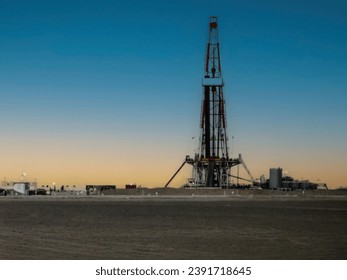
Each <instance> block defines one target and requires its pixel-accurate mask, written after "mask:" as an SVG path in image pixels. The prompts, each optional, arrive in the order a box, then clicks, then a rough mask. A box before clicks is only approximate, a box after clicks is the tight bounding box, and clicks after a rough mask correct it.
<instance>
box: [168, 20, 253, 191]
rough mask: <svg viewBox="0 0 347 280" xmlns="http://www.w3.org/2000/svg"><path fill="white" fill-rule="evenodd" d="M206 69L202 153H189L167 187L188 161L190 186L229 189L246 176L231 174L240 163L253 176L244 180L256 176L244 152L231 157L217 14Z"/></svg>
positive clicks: (201, 139) (207, 53)
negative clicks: (244, 157)
mask: <svg viewBox="0 0 347 280" xmlns="http://www.w3.org/2000/svg"><path fill="white" fill-rule="evenodd" d="M204 72H205V74H204V77H203V80H202V87H203V100H202V105H201V120H200V140H199V149H198V151H199V152H198V153H196V154H195V155H194V158H191V157H190V156H186V158H185V160H184V162H183V163H182V165H181V166H180V167H179V169H178V170H177V171H176V173H175V174H174V175H173V176H172V177H171V179H170V180H169V181H168V182H167V184H166V185H165V187H167V186H168V185H169V184H170V182H171V181H172V180H173V179H174V178H175V176H176V175H177V174H178V172H179V171H180V170H181V169H182V167H183V166H184V165H185V164H186V163H188V164H190V165H192V167H193V172H192V178H189V179H188V184H186V186H188V187H195V188H206V187H207V188H229V187H230V185H231V182H230V177H235V178H237V179H243V178H240V177H239V176H233V175H232V174H231V168H232V167H234V166H237V165H239V164H242V165H243V167H245V169H246V171H247V173H248V175H249V176H250V177H251V179H252V180H247V179H245V180H246V181H251V182H253V177H252V175H251V174H250V172H249V170H248V168H247V167H246V165H245V163H244V161H243V160H242V157H241V154H240V155H239V157H238V158H230V157H229V151H228V136H227V121H226V120H227V119H226V111H225V99H224V91H223V89H224V81H223V77H222V67H221V57H220V48H219V39H218V18H217V17H216V16H211V17H210V21H209V36H208V42H207V47H206V56H205V67H204Z"/></svg>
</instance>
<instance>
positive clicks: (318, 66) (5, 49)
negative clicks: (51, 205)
mask: <svg viewBox="0 0 347 280" xmlns="http://www.w3.org/2000/svg"><path fill="white" fill-rule="evenodd" d="M240 2H241V1H213V2H212V1H188V0H186V1H183V0H182V1H180V0H179V1H139V0H129V1H103V0H99V1H88V0H85V1H74V0H70V1H16V0H9V1H6V0H5V1H4V0H0V4H1V9H0V100H1V110H0V114H1V117H0V129H1V140H0V143H1V145H0V154H1V158H2V160H1V163H0V176H1V177H2V178H3V177H6V178H7V179H10V180H18V179H19V177H20V174H21V173H22V172H24V171H25V172H26V173H28V179H33V178H37V180H38V182H39V183H42V184H51V183H52V182H53V181H54V182H56V183H57V184H71V185H72V184H80V185H82V184H86V183H95V184H98V183H99V184H102V183H113V184H117V185H119V186H122V185H124V184H125V183H131V182H135V183H137V184H141V185H143V186H161V185H163V184H164V183H165V182H166V181H167V180H168V179H169V178H170V176H171V175H172V173H173V172H174V171H175V169H176V168H177V167H178V166H179V164H180V163H181V162H182V161H183V159H184V157H185V155H186V154H190V155H193V154H194V149H196V148H197V146H198V141H197V139H198V136H199V127H198V126H199V118H200V105H201V92H202V90H201V78H202V76H203V62H204V55H205V54H204V51H205V45H206V40H207V26H208V18H209V16H211V15H217V16H219V23H220V43H221V55H222V68H223V76H224V80H225V84H226V87H225V95H226V102H227V117H228V126H229V129H228V130H229V137H230V139H231V136H234V138H235V140H234V142H233V143H232V144H230V145H229V146H232V152H233V155H234V156H235V157H236V156H237V154H238V153H242V154H243V157H244V159H245V161H246V163H247V165H248V167H249V169H251V171H252V173H253V174H254V176H255V177H259V176H260V175H262V174H265V175H266V176H268V169H269V168H270V167H278V166H280V167H283V169H284V170H286V171H287V172H288V175H290V176H293V177H295V178H298V179H300V178H304V179H310V180H312V181H314V182H316V181H318V180H319V181H320V182H326V183H328V185H329V186H331V187H337V186H341V185H347V175H346V174H347V172H346V171H347V129H346V124H345V122H346V120H347V109H346V107H347V78H346V77H347V52H346V50H347V17H346V10H347V2H346V1H337V0H336V1H335V0H333V1H319V0H318V1H296V0H294V1H242V3H240ZM279 2H281V3H279ZM283 2H284V3H283ZM193 136H195V139H193V140H192V137H193ZM190 173H191V170H190V168H189V167H186V168H185V169H184V171H183V172H182V173H181V174H180V175H179V176H178V178H177V179H175V181H174V182H173V186H180V185H181V184H183V183H184V181H185V180H186V178H187V177H189V176H190Z"/></svg>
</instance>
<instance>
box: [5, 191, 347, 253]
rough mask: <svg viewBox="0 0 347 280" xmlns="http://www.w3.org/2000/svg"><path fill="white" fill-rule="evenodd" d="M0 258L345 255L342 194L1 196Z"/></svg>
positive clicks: (346, 209)
mask: <svg viewBox="0 0 347 280" xmlns="http://www.w3.org/2000/svg"><path fill="white" fill-rule="evenodd" d="M0 213H1V215H0V259H325V260H326V259H347V200H346V199H334V198H325V199H299V198H297V199H295V198H294V199H285V198H284V199H278V198H276V199H272V198H269V199H234V198H229V197H222V198H211V199H209V198H208V197H204V198H200V199H199V198H194V199H193V198H189V199H187V198H185V199H182V198H181V199H174V198H169V199H168V198H161V199H159V198H141V197H137V198H130V199H129V197H122V198H115V197H114V196H102V197H101V196H100V197H84V198H83V197H80V198H59V199H57V198H53V197H44V198H40V199H39V198H20V199H19V198H9V197H7V198H1V199H0Z"/></svg>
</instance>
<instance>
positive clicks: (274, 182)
mask: <svg viewBox="0 0 347 280" xmlns="http://www.w3.org/2000/svg"><path fill="white" fill-rule="evenodd" d="M279 188H282V168H270V189H279Z"/></svg>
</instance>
